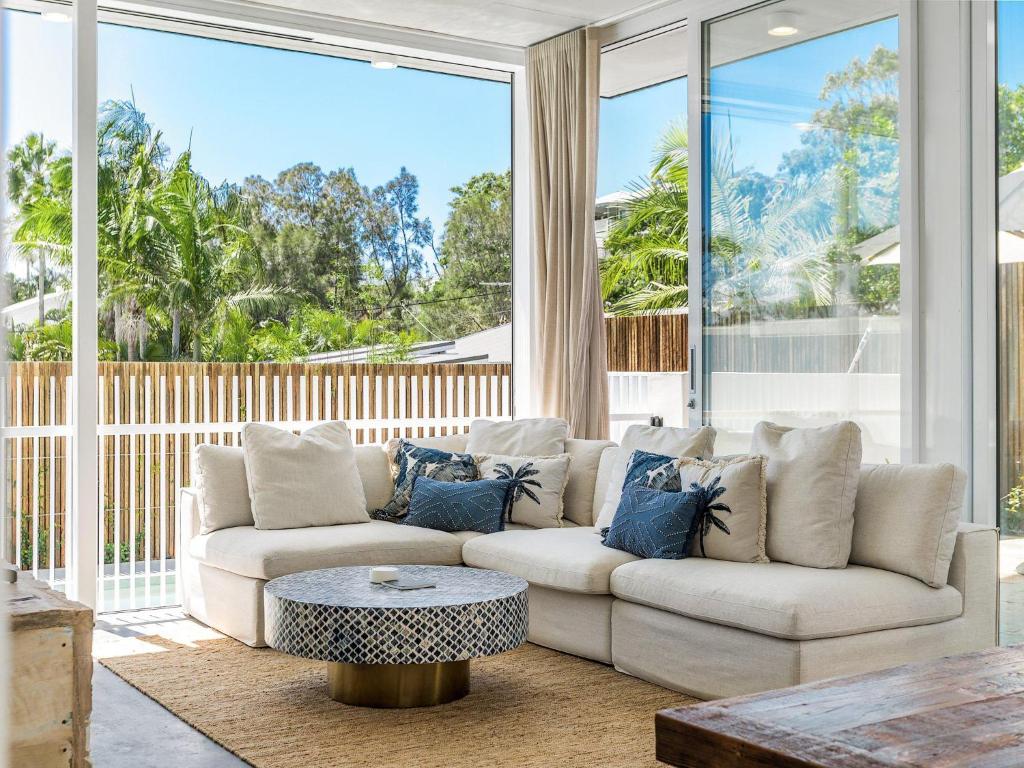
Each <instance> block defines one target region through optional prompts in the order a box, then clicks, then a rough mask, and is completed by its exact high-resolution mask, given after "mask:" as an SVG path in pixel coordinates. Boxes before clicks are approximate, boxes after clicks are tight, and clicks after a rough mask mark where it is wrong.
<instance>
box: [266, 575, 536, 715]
mask: <svg viewBox="0 0 1024 768" xmlns="http://www.w3.org/2000/svg"><path fill="white" fill-rule="evenodd" d="M399 571H400V577H401V579H402V580H415V581H429V582H431V583H433V584H436V586H435V587H433V588H430V589H417V590H409V591H399V590H396V589H392V588H390V587H386V586H382V585H380V584H371V583H370V568H369V567H352V568H324V569H322V570H318V571H305V572H303V573H294V574H291V575H289V576H282V577H280V578H277V579H273V580H271V581H269V582H267V584H266V586H265V587H264V595H265V596H264V601H265V608H266V611H265V613H266V639H267V645H269V646H270V647H272V648H276V649H277V650H279V651H284V652H285V653H290V654H292V655H294V656H302V657H304V658H307V659H319V660H321V661H327V662H330V664H331V666H330V672H329V675H328V681H329V690H330V694H331V698H333V699H335V700H336V701H340V702H343V703H345V704H353V705H356V706H364V707H424V706H433V705H435V704H443V703H445V702H449V701H454V700H455V699H458V698H461V697H463V696H465V695H466V694H467V693H469V660H470V659H474V658H478V657H481V656H493V655H496V654H499V653H505V652H506V651H511V650H512V649H514V648H518V647H519V646H520V645H522V644H523V643H525V642H526V631H527V623H528V607H527V584H526V581H525V580H523V579H521V578H519V577H518V576H511V575H509V574H507V573H500V572H498V571H486V570H481V569H477V568H460V567H455V566H430V565H407V566H399Z"/></svg>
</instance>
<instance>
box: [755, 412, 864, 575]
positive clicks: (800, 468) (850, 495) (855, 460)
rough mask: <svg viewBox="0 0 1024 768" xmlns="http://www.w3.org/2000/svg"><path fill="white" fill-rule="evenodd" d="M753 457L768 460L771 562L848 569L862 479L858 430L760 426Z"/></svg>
mask: <svg viewBox="0 0 1024 768" xmlns="http://www.w3.org/2000/svg"><path fill="white" fill-rule="evenodd" d="M750 452H751V454H754V455H761V456H767V457H768V471H767V474H768V542H767V549H768V557H769V558H770V559H771V560H773V561H774V560H781V561H783V562H785V563H793V564H794V565H806V566H809V567H811V568H845V567H846V564H847V562H848V561H849V559H850V547H851V544H852V540H853V504H854V499H855V498H856V495H857V480H858V478H859V476H860V458H861V442H860V427H858V426H857V425H856V424H854V423H853V422H852V421H841V422H838V423H836V424H829V425H828V426H824V427H811V428H802V429H793V428H790V427H783V426H779V425H778V424H769V423H768V422H764V421H762V422H761V423H760V424H758V425H757V426H755V427H754V438H753V441H752V444H751V448H750Z"/></svg>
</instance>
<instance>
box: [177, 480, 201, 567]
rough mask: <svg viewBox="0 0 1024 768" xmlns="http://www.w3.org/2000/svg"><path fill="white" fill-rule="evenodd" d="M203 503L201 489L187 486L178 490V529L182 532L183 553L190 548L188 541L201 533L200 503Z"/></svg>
mask: <svg viewBox="0 0 1024 768" xmlns="http://www.w3.org/2000/svg"><path fill="white" fill-rule="evenodd" d="M202 503H203V500H202V497H201V496H200V495H199V489H198V488H193V487H190V486H186V487H184V488H182V489H181V490H180V491H179V492H178V530H179V531H180V532H181V537H180V538H181V540H180V542H179V544H180V545H181V547H182V554H184V551H185V550H187V549H188V543H189V542H190V541H192V539H193V537H195V536H198V535H199V530H200V527H201V523H200V520H199V505H200V504H202Z"/></svg>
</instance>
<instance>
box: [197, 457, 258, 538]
mask: <svg viewBox="0 0 1024 768" xmlns="http://www.w3.org/2000/svg"><path fill="white" fill-rule="evenodd" d="M192 484H193V485H194V486H195V487H196V488H197V489H198V490H199V498H200V499H202V503H201V504H200V505H199V532H200V533H213V532H214V531H218V530H220V529H221V528H236V527H238V526H240V525H254V524H255V523H254V521H253V518H252V505H251V504H250V503H249V483H248V481H247V480H246V477H245V458H244V457H243V454H242V449H241V448H237V447H235V446H233V445H214V444H213V443H202V444H200V445H197V446H196V447H195V451H194V452H193V455H192Z"/></svg>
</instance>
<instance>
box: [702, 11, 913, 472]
mask: <svg viewBox="0 0 1024 768" xmlns="http://www.w3.org/2000/svg"><path fill="white" fill-rule="evenodd" d="M850 5H851V4H849V3H840V2H825V3H818V4H815V5H814V6H810V7H808V6H807V5H805V4H797V3H791V2H784V3H776V4H773V5H771V6H766V7H763V8H760V9H757V10H754V11H750V12H746V13H740V14H737V15H734V16H731V17H727V18H724V19H721V20H717V21H715V22H712V23H711V24H709V25H708V27H707V29H706V37H705V44H706V45H707V47H708V48H707V50H708V62H709V65H708V72H707V74H706V77H705V93H704V130H705V147H706V152H705V157H704V158H703V167H704V185H705V188H704V194H705V198H706V203H705V211H704V213H705V222H704V232H705V243H704V264H703V280H704V285H703V289H704V290H703V306H702V312H703V322H704V340H703V342H704V371H705V392H704V398H705V399H704V404H705V419H706V420H707V421H708V423H710V424H713V425H714V426H716V427H717V428H718V429H719V438H718V439H719V444H718V445H716V450H718V451H719V452H722V453H731V452H739V451H745V450H747V448H748V447H749V436H750V432H751V430H752V428H753V426H754V424H755V423H757V422H758V421H760V420H762V419H766V420H770V421H775V422H779V423H782V424H786V425H790V426H813V425H817V424H824V423H828V422H832V421H836V420H839V419H852V420H854V421H856V422H858V423H859V424H860V425H861V427H862V429H863V432H864V460H865V461H898V460H899V434H900V402H899V349H900V319H899V310H900V293H899V291H900V266H899V265H900V254H899V250H900V247H899V139H898V122H897V117H898V107H899V92H898V69H899V57H898V22H897V19H896V18H884V16H885V15H886V14H887V13H890V14H891V13H895V9H894V8H887V7H886V6H885V5H884V4H882V3H865V4H857V7H855V8H850V7H849V6H850ZM780 10H786V11H792V13H791V15H790V17H789V18H791V19H793V23H792V24H791V25H789V27H792V29H790V28H789V27H787V31H786V34H785V35H780V34H779V33H778V32H777V31H776V30H775V27H773V26H772V21H771V20H772V18H773V15H774V14H776V13H777V12H779V11H780Z"/></svg>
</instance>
